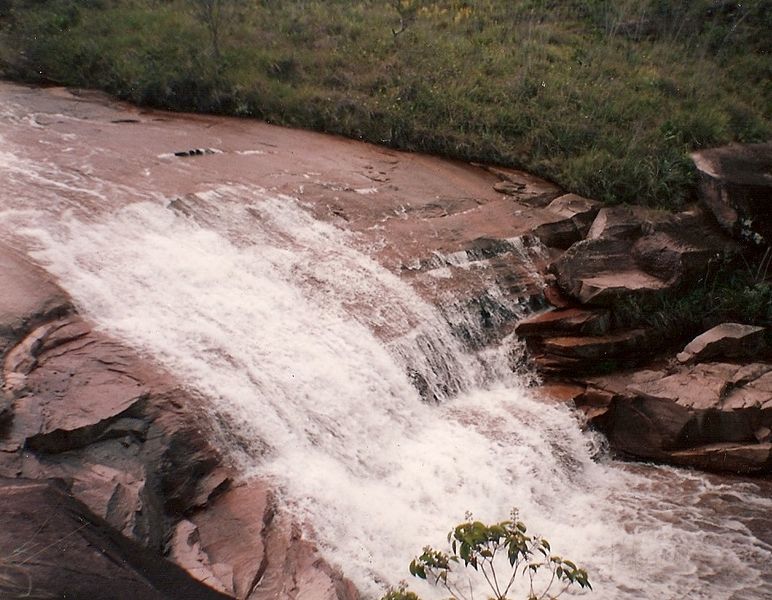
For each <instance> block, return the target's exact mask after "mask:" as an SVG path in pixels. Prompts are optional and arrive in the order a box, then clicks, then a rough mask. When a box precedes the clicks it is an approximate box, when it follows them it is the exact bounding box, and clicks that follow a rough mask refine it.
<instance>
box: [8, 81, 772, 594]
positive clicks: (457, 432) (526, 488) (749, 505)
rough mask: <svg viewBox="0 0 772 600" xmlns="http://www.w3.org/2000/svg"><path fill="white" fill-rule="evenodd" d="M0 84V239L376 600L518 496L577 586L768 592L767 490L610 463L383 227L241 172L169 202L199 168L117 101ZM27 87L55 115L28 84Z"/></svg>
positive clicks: (771, 504)
mask: <svg viewBox="0 0 772 600" xmlns="http://www.w3.org/2000/svg"><path fill="white" fill-rule="evenodd" d="M3 85H4V86H5V87H3V90H4V93H3V94H2V95H0V142H2V150H0V169H1V171H0V178H1V179H0V181H2V187H1V188H0V239H1V240H3V241H4V242H7V243H10V244H13V245H15V246H17V247H20V248H23V249H24V250H25V251H27V252H28V253H29V254H30V255H31V256H32V257H33V258H34V259H35V260H37V261H38V262H39V263H40V264H42V265H43V266H45V267H46V268H47V269H48V270H49V271H50V272H51V273H53V274H54V275H55V276H56V277H57V278H58V280H59V282H60V283H61V285H62V286H63V287H64V288H65V289H66V290H67V291H68V292H69V293H70V294H71V295H72V296H73V298H74V299H75V301H76V303H77V305H78V307H79V309H80V310H81V311H82V312H83V313H84V314H85V315H86V316H88V317H89V318H90V319H92V320H93V321H94V322H95V323H96V324H97V325H98V326H99V327H100V328H102V329H103V330H104V331H106V332H109V333H110V334H112V335H114V336H116V337H118V338H120V339H122V340H124V341H125V342H126V343H128V344H130V345H131V346H133V347H135V348H137V349H139V350H141V351H142V352H144V353H146V354H147V355H149V356H151V357H153V358H154V359H155V360H156V361H157V362H158V363H159V364H160V365H162V366H163V367H164V368H166V369H168V370H169V371H171V372H172V373H174V374H175V375H177V376H178V377H179V379H180V380H182V381H184V382H185V383H186V384H187V385H189V386H190V387H191V388H192V389H195V390H196V391H198V392H200V393H201V394H203V395H204V396H205V397H206V398H208V399H209V406H210V413H211V418H212V419H213V421H215V422H217V423H219V424H220V426H221V428H222V430H223V431H224V432H225V435H224V439H226V440H227V442H228V444H229V448H228V450H229V451H230V453H231V455H232V456H233V458H234V460H236V461H237V462H238V464H239V465H240V467H241V469H242V471H243V474H244V476H245V477H250V476H260V477H263V478H269V479H270V480H272V481H273V482H274V484H275V485H276V487H277V489H278V490H280V492H281V495H282V499H283V502H284V503H285V504H286V505H287V506H288V507H289V509H290V511H291V512H292V513H293V514H294V515H296V516H297V517H298V519H299V520H300V521H301V522H302V523H303V524H304V528H305V535H307V536H308V537H310V538H312V539H314V540H315V541H316V543H317V544H318V545H319V546H320V548H321V549H322V550H323V552H324V553H325V555H326V557H327V558H328V559H329V560H330V561H331V562H332V563H334V564H337V565H339V566H340V567H341V568H342V569H343V571H344V572H345V574H346V575H347V576H348V577H350V578H351V579H352V580H353V581H354V582H355V583H356V584H357V585H358V586H359V587H360V589H361V590H362V591H363V593H364V594H365V597H367V598H378V597H380V594H381V593H382V592H383V590H384V589H385V586H387V585H395V584H397V583H398V582H399V581H400V580H402V579H407V577H408V574H407V569H406V567H407V563H408V562H409V560H410V559H411V558H412V557H413V556H414V555H415V554H416V553H418V552H420V550H421V548H422V547H423V546H424V545H425V544H432V545H435V546H438V547H440V546H442V544H443V542H444V539H445V533H446V532H447V530H448V529H449V528H450V527H451V525H453V524H455V523H457V522H459V521H461V520H462V519H463V518H464V515H465V513H466V512H467V511H471V512H472V513H473V514H474V516H475V517H476V518H480V519H482V520H496V519H503V518H506V517H507V516H508V515H509V512H510V510H511V509H512V508H513V507H517V508H518V509H519V511H520V516H521V518H522V519H523V520H524V521H525V522H526V523H527V524H528V526H529V529H530V531H532V532H536V533H539V534H541V535H544V536H545V537H546V538H548V539H549V540H550V542H551V544H552V547H553V549H554V551H556V552H557V553H559V554H560V555H562V556H567V557H570V558H571V559H573V560H575V561H577V562H578V563H580V564H581V565H583V566H585V567H586V568H587V569H588V571H589V572H590V579H591V581H592V583H593V587H594V588H595V592H594V593H593V594H589V595H588V596H587V597H590V598H603V599H604V600H622V599H639V598H653V599H654V598H656V599H664V600H676V599H681V598H691V599H705V600H761V599H764V598H769V597H771V596H772V581H770V576H769V567H768V565H769V563H770V560H772V539H770V525H769V516H768V515H769V512H770V510H772V499H770V498H769V496H768V494H769V487H768V486H767V485H765V484H764V483H763V482H753V481H747V480H740V479H732V478H717V477H710V476H706V475H703V474H699V473H693V472H689V471H684V470H676V469H671V468H666V467H655V466H647V465H631V464H625V463H621V462H617V461H614V460H612V459H610V458H609V457H608V456H606V455H605V453H604V449H603V443H602V440H601V439H600V438H599V437H597V436H595V435H593V434H591V433H587V432H583V431H582V428H581V423H580V422H579V421H578V418H577V416H576V415H574V414H573V413H572V412H571V411H570V410H568V409H567V408H565V407H563V406H557V405H553V404H547V403H544V402H543V401H539V400H536V399H535V398H534V397H533V396H532V394H531V393H530V392H529V389H528V387H527V383H528V382H529V380H528V376H527V374H524V373H521V372H519V371H518V372H513V370H512V368H511V367H512V364H513V361H514V362H517V358H518V357H517V356H513V354H515V355H516V354H517V348H518V346H517V344H516V342H515V341H514V340H512V339H511V338H508V337H507V338H504V340H503V341H502V342H501V344H500V346H499V347H498V348H496V349H493V350H487V351H479V350H478V351H472V350H471V349H470V348H469V347H468V346H467V345H465V344H464V342H463V340H461V339H459V337H458V336H457V335H454V329H453V328H451V326H450V325H449V324H448V322H447V321H448V313H447V310H445V311H440V310H439V308H438V307H437V306H435V305H433V304H431V303H429V302H427V300H425V299H424V298H423V297H422V296H421V295H420V294H418V293H417V292H416V291H415V290H414V289H413V288H412V287H411V285H410V284H409V282H407V281H405V280H404V279H403V278H400V277H399V276H398V275H396V274H395V273H394V272H393V271H392V270H389V269H387V268H385V267H384V266H382V265H381V263H380V262H379V261H377V260H375V259H374V258H373V257H374V256H375V255H376V254H377V249H376V248H374V247H373V243H372V239H373V238H364V237H362V236H360V235H358V234H356V233H354V232H351V231H348V230H347V229H345V228H343V227H341V226H338V225H336V224H334V223H331V222H327V221H323V220H320V219H319V218H318V215H316V214H315V213H314V209H313V207H312V206H310V205H309V203H308V201H307V198H302V197H299V195H290V194H287V193H284V191H283V190H281V189H275V188H271V187H264V186H261V185H257V184H256V183H255V182H253V181H246V180H234V179H233V177H232V176H231V175H232V174H229V176H228V177H223V179H222V180H217V179H216V178H215V177H214V175H213V172H212V171H208V172H207V174H206V177H202V178H199V179H197V180H196V184H195V187H194V188H193V189H191V190H185V193H184V194H176V193H175V192H174V190H175V185H182V184H180V183H179V181H180V179H179V177H180V176H181V175H182V176H190V177H193V175H192V173H193V172H194V170H195V169H194V168H193V167H189V166H187V165H186V166H184V167H179V166H178V163H175V162H173V161H172V159H169V158H168V157H160V158H159V156H160V154H161V153H160V152H159V153H155V154H153V157H152V159H147V160H146V163H145V164H146V166H143V167H142V168H143V169H145V171H141V170H139V169H135V170H134V171H132V170H131V169H130V168H128V167H127V165H126V164H125V163H122V162H120V161H119V160H118V159H117V156H113V154H116V153H117V152H118V151H117V150H116V146H114V145H113V146H110V145H109V144H106V143H104V144H103V142H102V140H103V138H102V137H100V136H104V135H105V129H106V128H107V126H106V125H105V124H104V123H103V122H102V121H100V120H99V119H98V118H97V117H96V116H94V114H96V115H97V116H99V115H102V116H104V115H103V114H102V113H103V112H105V113H107V112H109V111H108V109H107V108H105V107H103V106H101V105H99V106H98V107H97V108H93V107H92V108H91V109H89V110H93V111H95V112H94V114H91V113H89V114H90V115H91V116H90V117H84V116H83V115H78V114H76V113H77V111H70V112H66V111H65V109H66V108H67V107H65V109H62V108H59V107H58V106H59V105H58V104H57V99H56V98H54V99H51V98H43V92H41V91H32V92H29V91H24V90H22V91H20V90H17V89H16V88H14V87H12V86H6V84H3ZM35 94H36V95H37V100H36V101H37V102H38V103H39V104H45V103H46V102H48V103H50V104H51V107H49V108H48V109H47V110H43V109H40V108H37V109H35V110H33V109H32V108H30V107H29V106H27V104H26V103H25V102H23V101H21V100H20V98H29V97H31V96H33V95H35ZM59 110H62V111H64V112H57V111H59ZM78 110H82V109H81V108H79V109H78ZM110 110H112V109H110ZM191 119H192V120H191V121H190V122H189V124H188V125H189V127H191V128H193V129H195V120H193V118H191ZM103 120H104V119H103ZM183 120H184V117H180V118H178V121H177V122H182V121H183ZM52 123H53V124H56V125H57V126H56V127H49V126H48V125H49V124H52ZM139 127H140V125H139V124H138V125H137V128H135V129H134V130H132V131H131V133H130V135H131V136H138V135H139V136H141V135H142V134H141V133H140V131H141V130H140V129H139ZM124 135H125V134H124ZM148 135H149V136H152V135H153V132H152V131H149V130H148ZM232 135H236V134H232ZM221 141H222V140H215V142H218V143H217V144H216V145H217V147H219V146H220V145H221V144H219V142H221ZM132 143H135V144H136V142H132ZM100 144H103V145H102V146H100ZM211 145H213V146H214V145H215V144H214V142H213V143H211ZM222 145H223V146H227V144H225V143H224V144H222ZM172 149H173V148H172ZM247 151H249V150H243V149H242V152H247ZM242 156H248V157H250V158H251V159H253V160H255V159H259V158H260V157H261V155H260V154H257V153H254V154H251V155H242ZM201 160H209V157H206V158H205V159H201ZM212 160H218V158H217V157H215V156H213V157H212ZM219 160H222V158H221V157H220V158H219ZM189 164H190V163H188V165H189ZM147 165H149V166H147ZM129 166H130V165H129ZM175 169H176V170H179V172H177V175H176V176H177V177H178V179H176V180H174V179H173V178H172V177H171V176H169V172H175ZM162 172H165V175H163V177H162V176H161V174H160V173H162ZM140 173H142V174H143V175H140ZM175 181H176V182H177V183H175ZM368 189H370V188H368ZM370 195H371V194H369V193H368V196H370ZM452 261H455V262H456V263H460V264H463V262H464V259H463V257H459V256H453V257H451V258H449V259H448V262H452ZM443 276H444V275H443ZM446 308H447V307H446ZM457 310H458V309H457ZM513 310H516V308H513ZM456 318H458V319H463V315H460V316H459V315H456ZM470 322H471V321H470ZM417 381H420V383H421V385H418V386H417V385H416V382H417ZM417 388H422V389H421V392H420V393H419V389H417ZM422 394H423V397H422ZM427 398H430V399H431V401H427ZM410 584H411V587H412V588H414V589H415V590H416V591H419V592H420V593H421V594H422V596H424V597H425V598H439V597H442V595H437V593H436V592H433V591H432V590H431V589H430V588H428V587H422V586H421V585H420V582H417V581H416V582H410ZM520 593H521V595H522V593H523V592H522V590H520ZM513 596H514V597H520V596H518V595H517V594H514V595H513ZM475 597H478V598H481V597H484V596H483V592H479V594H478V595H477V596H475Z"/></svg>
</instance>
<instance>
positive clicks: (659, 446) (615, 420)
mask: <svg viewBox="0 0 772 600" xmlns="http://www.w3.org/2000/svg"><path fill="white" fill-rule="evenodd" d="M604 421H605V423H606V435H607V437H608V439H609V443H610V444H611V447H612V448H614V449H615V450H618V451H621V452H624V453H627V454H631V455H633V456H637V457H640V458H647V459H660V460H661V459H665V458H667V456H668V452H669V451H670V450H673V449H680V448H687V447H689V446H691V445H692V444H691V439H692V438H693V436H694V431H695V429H696V419H695V417H694V414H693V413H692V412H691V411H690V410H689V409H688V408H686V407H683V406H680V405H679V404H676V403H674V402H671V401H669V400H662V399H659V398H652V397H640V396H638V397H636V396H617V397H615V398H614V401H613V402H612V404H611V406H610V409H609V413H608V414H607V415H606V417H605V419H604Z"/></svg>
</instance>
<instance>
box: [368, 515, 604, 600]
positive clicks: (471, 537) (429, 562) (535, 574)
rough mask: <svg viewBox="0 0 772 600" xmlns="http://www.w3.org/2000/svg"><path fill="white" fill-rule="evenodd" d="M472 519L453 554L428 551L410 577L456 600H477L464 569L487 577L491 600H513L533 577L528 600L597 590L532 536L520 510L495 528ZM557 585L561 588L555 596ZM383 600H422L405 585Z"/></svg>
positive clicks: (457, 535) (451, 538)
mask: <svg viewBox="0 0 772 600" xmlns="http://www.w3.org/2000/svg"><path fill="white" fill-rule="evenodd" d="M467 518H468V520H467V521H466V522H464V523H461V524H459V525H457V526H456V527H455V528H453V529H452V530H451V531H450V533H448V543H449V544H450V552H442V551H440V550H435V549H434V548H431V547H430V546H427V547H425V548H424V549H423V552H422V553H421V555H420V556H418V557H416V558H415V559H413V561H412V562H411V563H410V574H411V575H413V576H414V577H418V578H420V579H424V580H427V581H429V582H430V583H432V584H433V585H437V586H441V587H443V588H445V589H446V590H447V591H448V592H449V593H450V594H451V597H452V598H453V599H454V600H472V598H473V592H472V591H471V590H472V589H473V586H472V584H471V581H469V585H468V587H469V592H466V591H464V589H465V588H466V587H467V586H465V585H464V582H463V581H459V577H460V574H459V571H458V570H457V567H459V566H461V565H463V566H464V567H465V568H467V567H471V568H472V569H473V570H474V572H475V573H477V574H478V575H481V576H482V577H483V579H484V580H485V583H486V584H487V587H488V588H489V589H490V591H491V593H492V594H493V596H492V597H491V600H507V599H508V594H509V592H510V590H511V589H512V586H513V584H514V583H515V581H516V580H517V577H518V576H522V577H528V582H529V592H528V600H553V599H555V598H558V597H559V596H560V595H561V594H563V592H565V591H566V590H567V589H568V588H570V587H571V586H572V585H578V586H579V587H580V588H586V589H590V590H591V589H592V585H590V581H589V579H588V576H587V571H585V570H584V569H582V568H579V567H578V566H577V565H576V564H575V563H573V562H572V561H570V560H567V559H564V558H561V557H560V556H557V555H554V554H551V547H550V544H549V542H548V541H547V540H546V539H544V538H542V537H539V536H531V535H528V534H527V533H526V531H527V530H526V526H525V525H524V524H523V523H522V521H520V520H519V519H518V513H517V511H516V510H514V511H512V515H511V518H510V519H508V520H506V521H501V522H499V523H494V524H492V525H486V524H484V523H482V522H481V521H473V520H472V518H471V515H468V516H467ZM555 586H558V587H559V589H558V590H557V591H556V592H554V593H551V592H552V590H553V587H555ZM537 590H538V591H537ZM382 600H418V596H416V595H415V593H413V592H410V591H408V590H407V589H406V587H405V586H404V584H403V585H401V586H400V587H399V588H398V589H396V590H391V591H390V592H389V593H388V594H386V596H384V597H383V598H382Z"/></svg>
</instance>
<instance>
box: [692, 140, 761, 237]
mask: <svg viewBox="0 0 772 600" xmlns="http://www.w3.org/2000/svg"><path fill="white" fill-rule="evenodd" d="M692 160H693V161H694V164H695V166H696V167H697V173H698V189H699V198H700V200H701V202H702V203H703V204H704V205H705V206H707V207H708V208H709V209H710V211H711V212H712V213H713V215H714V216H715V217H716V220H717V221H718V222H719V224H720V225H721V226H722V227H723V228H724V229H725V230H726V231H727V232H728V233H730V234H731V235H733V236H734V237H735V238H737V239H739V240H742V241H743V242H745V243H747V244H750V245H753V246H758V247H764V246H769V245H771V244H772V220H770V218H769V215H770V212H772V143H770V142H765V143H761V144H743V145H740V144H733V145H730V146H723V147H721V148H712V149H709V150H703V151H700V152H696V153H694V154H692Z"/></svg>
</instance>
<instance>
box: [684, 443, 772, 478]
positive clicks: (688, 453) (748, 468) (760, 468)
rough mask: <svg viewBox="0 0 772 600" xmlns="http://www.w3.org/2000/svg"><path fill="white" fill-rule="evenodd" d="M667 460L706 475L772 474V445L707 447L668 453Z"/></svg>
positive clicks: (711, 445)
mask: <svg viewBox="0 0 772 600" xmlns="http://www.w3.org/2000/svg"><path fill="white" fill-rule="evenodd" d="M669 460H670V461H671V462H673V463H674V464H677V465H683V466H689V467H697V468H699V469H704V470H706V471H723V472H729V473H742V474H746V475H760V474H764V473H769V472H770V471H772V443H769V442H767V443H762V444H708V445H705V446H698V447H696V448H689V449H688V450H679V451H676V452H671V453H670V456H669Z"/></svg>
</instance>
